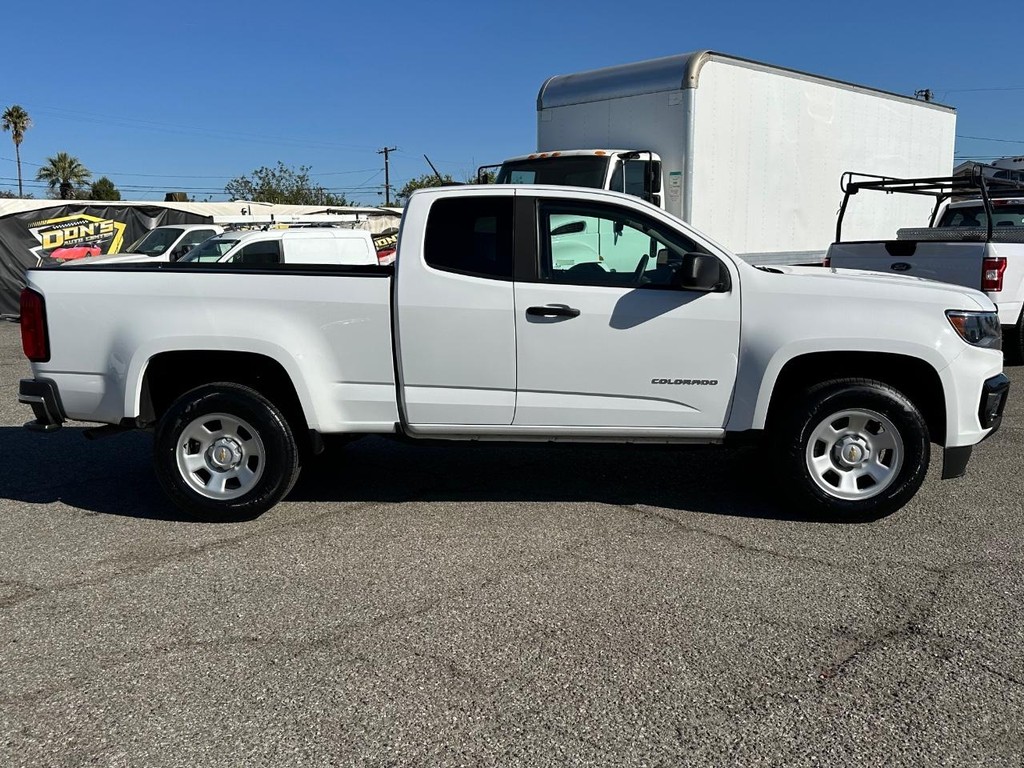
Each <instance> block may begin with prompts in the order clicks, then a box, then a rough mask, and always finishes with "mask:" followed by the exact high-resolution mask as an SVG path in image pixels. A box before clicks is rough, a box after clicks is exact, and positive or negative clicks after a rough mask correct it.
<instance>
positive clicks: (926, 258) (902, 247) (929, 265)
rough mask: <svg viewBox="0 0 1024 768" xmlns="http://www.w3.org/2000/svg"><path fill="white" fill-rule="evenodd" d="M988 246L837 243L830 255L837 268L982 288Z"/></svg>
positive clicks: (889, 242)
mask: <svg viewBox="0 0 1024 768" xmlns="http://www.w3.org/2000/svg"><path fill="white" fill-rule="evenodd" d="M986 248H987V244H986V243H963V242H961V243H936V242H929V243H917V242H915V241H912V240H888V241H879V242H865V243H834V244H833V245H832V246H831V248H829V251H828V258H829V265H830V266H832V267H835V268H837V269H868V270H872V271H875V272H888V273H890V274H899V275H913V276H914V277H923V278H927V279H929V280H939V281H941V282H944V283H953V284H954V285H963V286H967V287H968V288H974V289H980V288H981V272H982V262H983V261H984V258H985V254H986Z"/></svg>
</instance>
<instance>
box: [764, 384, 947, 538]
mask: <svg viewBox="0 0 1024 768" xmlns="http://www.w3.org/2000/svg"><path fill="white" fill-rule="evenodd" d="M797 402H798V403H799V404H798V405H795V406H794V407H793V408H792V409H791V410H790V412H789V414H788V415H787V416H786V417H784V418H783V420H782V421H781V423H780V425H779V429H778V432H777V434H776V440H777V456H778V457H779V460H780V462H781V465H782V466H781V469H782V471H783V473H784V475H785V476H787V477H788V478H789V479H790V482H789V483H788V484H787V488H786V490H787V494H786V495H787V496H789V498H790V499H791V500H792V501H793V502H794V503H796V504H798V505H799V506H800V508H801V510H803V511H809V512H811V513H812V514H815V515H816V516H821V517H823V518H825V519H834V520H865V519H874V518H877V517H881V516H883V515H886V514H889V513H891V512H894V511H895V510H897V509H899V508H900V507H902V506H903V505H904V504H906V503H907V502H908V501H909V500H910V499H911V497H913V495H914V494H915V493H916V492H917V490H918V488H920V487H921V483H922V482H924V477H925V474H926V473H927V471H928V463H929V459H930V457H931V454H930V447H929V444H928V442H929V441H928V427H927V425H926V424H925V422H924V419H923V417H922V416H921V413H920V412H919V411H918V409H917V408H916V407H915V406H914V404H913V403H912V402H911V401H910V400H908V399H907V398H906V396H904V395H903V394H902V393H900V392H898V391H897V390H895V389H893V388H892V387H889V386H888V385H886V384H883V383H882V382H878V381H870V380H861V379H849V380H839V381H832V382H827V383H824V384H820V385H818V386H815V387H813V388H811V389H810V390H809V391H808V392H807V393H806V394H805V396H804V397H803V398H801V399H800V400H798V401H797Z"/></svg>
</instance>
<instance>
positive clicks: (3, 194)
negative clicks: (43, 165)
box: [0, 189, 32, 200]
mask: <svg viewBox="0 0 1024 768" xmlns="http://www.w3.org/2000/svg"><path fill="white" fill-rule="evenodd" d="M19 198H24V199H26V200H31V199H32V193H31V192H29V193H28V194H27V195H19V194H18V193H17V192H12V191H11V190H9V189H0V199H3V200H17V199H19Z"/></svg>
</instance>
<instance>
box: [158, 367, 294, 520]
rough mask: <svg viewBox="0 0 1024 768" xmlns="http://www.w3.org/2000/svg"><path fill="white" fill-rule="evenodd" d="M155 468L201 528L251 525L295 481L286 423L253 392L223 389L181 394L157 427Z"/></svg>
mask: <svg viewBox="0 0 1024 768" xmlns="http://www.w3.org/2000/svg"><path fill="white" fill-rule="evenodd" d="M154 450H155V453H154V462H155V467H156V474H157V478H158V479H159V480H160V484H161V485H162V486H163V488H164V490H165V491H166V492H167V494H168V496H170V498H171V500H172V501H173V502H174V503H175V504H177V505H178V506H179V507H180V508H181V509H182V510H184V511H185V512H186V513H187V514H188V515H190V516H191V517H194V518H196V519H199V520H204V521H207V522H230V521H237V520H249V519H252V518H254V517H257V516H258V515H260V514H262V513H263V512H265V511H267V510H268V509H270V508H271V507H272V506H274V505H275V504H276V503H277V502H278V501H280V500H281V499H282V498H284V496H285V495H286V494H287V493H288V491H290V490H291V488H292V486H293V485H294V484H295V481H296V480H297V479H298V475H299V452H298V447H297V445H296V443H295V437H294V434H293V432H292V429H291V426H290V425H289V423H288V421H287V419H285V417H284V416H283V414H282V413H281V411H279V410H278V409H277V408H276V407H275V406H274V405H273V403H271V402H270V401H269V400H267V399H266V398H265V397H263V396H262V395H260V394H259V393H258V392H256V391H255V390H253V389H251V388H249V387H245V386H242V385H240V384H234V383H229V382H223V383H217V384H207V385H204V386H201V387H197V388H196V389H193V390H191V391H190V392H186V393H185V394H184V395H182V396H181V397H180V398H178V400H177V401H175V402H174V404H173V405H171V407H170V408H169V409H168V410H167V413H165V414H164V416H163V418H162V419H161V420H160V422H159V424H158V425H157V430H156V437H155V445H154Z"/></svg>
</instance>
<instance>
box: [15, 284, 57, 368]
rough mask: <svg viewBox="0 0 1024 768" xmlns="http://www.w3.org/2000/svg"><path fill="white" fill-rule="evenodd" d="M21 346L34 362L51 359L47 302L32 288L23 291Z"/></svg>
mask: <svg viewBox="0 0 1024 768" xmlns="http://www.w3.org/2000/svg"><path fill="white" fill-rule="evenodd" d="M21 348H22V349H23V350H24V351H25V357H27V358H28V359H29V360H31V361H32V362H33V363H45V362H47V361H48V360H49V359H50V340H49V338H48V336H47V333H46V302H45V301H43V297H42V294H39V293H36V292H35V291H33V290H32V289H31V288H25V289H23V290H22V292H21Z"/></svg>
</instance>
